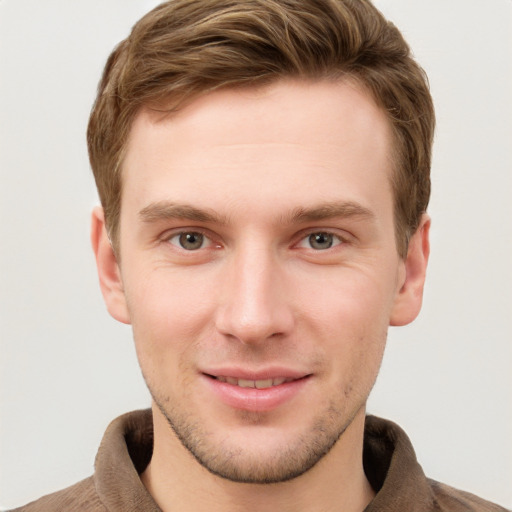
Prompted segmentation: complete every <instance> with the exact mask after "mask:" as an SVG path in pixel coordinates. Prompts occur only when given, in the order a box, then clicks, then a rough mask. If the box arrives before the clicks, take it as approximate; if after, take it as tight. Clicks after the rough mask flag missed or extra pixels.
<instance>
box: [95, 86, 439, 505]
mask: <svg viewBox="0 0 512 512" xmlns="http://www.w3.org/2000/svg"><path fill="white" fill-rule="evenodd" d="M390 148H391V131H390V127H389V125H388V121H387V119H386V117H385V115H384V113H383V112H382V111H381V110H380V109H379V108H378V107H377V106H376V105H375V104H374V102H373V101H372V100H371V99H370V97H369V96H368V95H367V94H365V93H364V92H363V91H362V90H361V89H360V88H359V87H358V86H356V85H355V84H353V83H350V82H291V81H283V82H278V83H276V84H274V85H271V86H267V87H265V88H261V89H248V90H238V91H233V90H223V91H218V92H215V93H211V94H208V95H205V96H203V97H201V98H199V99H197V100H195V101H194V102H192V103H191V104H190V105H188V106H186V107H185V108H184V109H183V110H182V111H180V112H178V113H177V114H173V115H172V116H168V115H164V114H163V113H161V112H154V111H149V110H143V111H141V113H140V114H139V116H138V117H137V118H136V120H135V122H134V125H133V127H132V132H131V135H130V140H129V144H128V151H127V154H126V158H125V162H124V166H123V197H122V206H121V222H120V254H119V256H120V260H119V261H121V264H118V259H116V256H115V254H114V252H113V251H112V249H111V247H110V244H109V242H108V237H107V235H106V231H105V228H104V221H103V216H102V211H101V209H97V210H95V212H94V214H93V228H92V240H93V246H94V248H95V252H96V257H97V262H98V270H99V276H100V283H101V287H102V291H103V294H104V297H105V300H106V304H107V307H108V309H109V311H110V313H111V314H112V316H114V318H116V319H117V320H119V321H121V322H125V323H131V324H132V326H133V333H134V339H135V344H136V350H137V355H138V358H139V362H140V365H141V368H142V372H143V375H144V378H145V380H146V382H147V385H148V387H149V389H150V391H151V394H152V397H153V400H154V403H153V412H154V423H155V449H154V455H153V459H152V461H151V464H150V466H149V467H148V469H147V470H146V472H145V474H144V475H143V481H144V482H145V484H146V486H147V487H148V489H149V490H150V492H151V493H152V494H153V496H154V497H155V499H157V502H158V503H159V505H160V506H161V507H162V508H163V509H164V510H174V508H173V507H176V509H178V505H179V506H181V507H183V506H185V507H186V508H187V507H188V509H194V510H203V509H204V510H217V509H219V510H238V509H239V507H242V506H244V507H249V508H250V510H260V509H261V510H265V509H266V510H268V507H279V508H276V509H280V510H295V511H296V510H317V509H318V510H331V507H332V508H334V506H335V505H336V506H337V507H339V506H340V504H343V505H344V507H345V510H362V509H363V508H364V506H365V505H366V504H367V503H368V502H369V500H370V499H371V497H372V494H373V493H372V490H371V488H370V487H369V485H368V482H367V481H366V478H365V476H364V472H363V470H362V463H361V452H362V435H363V426H364V414H365V404H366V400H367V397H368V394H369V393H370V390H371V388H372V386H373V384H374V382H375V379H376V377H377V373H378V370H379V366H380V363H381V360H382V354H383V350H384V347H385V343H386V335H387V328H388V325H390V324H391V325H403V324H406V323H408V322H410V321H411V320H413V319H414V318H415V317H416V315H417V314H418V312H419V309H420V307H421V296H422V291H423V283H424V278H425V269H426V263H427V259H428V228H429V220H428V218H427V217H426V216H425V217H424V218H423V219H422V222H421V225H420V228H419V229H418V231H417V232H416V234H414V236H413V237H412V239H411V242H410V247H409V254H408V257H407V258H406V260H403V259H401V258H400V257H399V255H398V253H397V249H396V244H395V234H394V225H393V196H392V191H391V186H390V176H391V173H392V161H391V158H390V154H391V151H390ZM283 374H286V375H287V376H288V375H293V377H294V378H295V379H299V378H301V380H300V384H299V385H297V386H295V388H293V392H290V394H289V396H288V395H287V398H286V399H285V400H284V401H278V402H276V401H275V400H274V401H272V400H270V401H267V402H266V401H265V400H266V399H265V398H264V399H263V400H259V398H258V397H261V396H263V393H259V392H258V391H256V390H255V391H253V392H250V393H249V394H248V395H244V397H245V401H244V400H243V399H240V400H238V398H235V401H234V402H229V400H228V401H226V400H225V399H224V398H223V397H224V395H223V394H222V393H220V394H219V393H218V392H217V391H218V389H219V386H218V381H214V380H213V379H212V378H211V377H210V376H211V375H214V376H219V375H223V376H232V377H244V378H247V376H248V375H249V378H251V377H254V378H259V379H261V378H266V377H268V376H271V377H278V376H280V375H283ZM295 384H296V383H295ZM295 384H294V385H295ZM226 386H227V384H226ZM292 387H293V386H292ZM238 389H239V388H238ZM267 391H268V390H267ZM271 393H272V392H271ZM271 393H270V394H271ZM228 395H229V392H228ZM229 396H231V395H229ZM262 404H263V405H262ZM269 404H270V405H269ZM276 404H277V405H276ZM242 482H246V483H242ZM247 482H250V483H247ZM269 482H273V484H272V485H261V484H264V483H269ZM169 487H172V500H171V499H170V498H169V493H168V492H167V490H168V489H169ZM256 496H257V498H256ZM292 497H293V498H292ZM240 509H241V508H240ZM245 510H247V508H245Z"/></svg>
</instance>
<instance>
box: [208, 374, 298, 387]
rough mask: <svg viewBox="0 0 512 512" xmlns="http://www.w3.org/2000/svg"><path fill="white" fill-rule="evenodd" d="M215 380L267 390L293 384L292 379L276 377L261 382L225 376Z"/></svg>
mask: <svg viewBox="0 0 512 512" xmlns="http://www.w3.org/2000/svg"><path fill="white" fill-rule="evenodd" d="M213 378H214V379H216V380H218V381H220V382H226V383H228V384H231V385H233V386H238V387H240V388H255V389H266V388H271V387H272V386H280V385H281V384H284V383H285V382H292V381H293V380H296V379H292V378H286V377H275V378H273V379H260V380H249V379H238V378H236V377H225V376H223V375H219V376H216V377H213Z"/></svg>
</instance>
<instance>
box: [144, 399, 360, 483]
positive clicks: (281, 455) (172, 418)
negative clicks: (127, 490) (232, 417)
mask: <svg viewBox="0 0 512 512" xmlns="http://www.w3.org/2000/svg"><path fill="white" fill-rule="evenodd" d="M153 400H154V402H155V404H156V405H157V406H158V408H159V409H160V412H161V413H162V415H163V416H164V417H165V418H166V420H167V423H168V424H169V426H170V428H171V429H172V431H173V432H174V434H175V435H176V437H177V438H178V439H179V440H180V442H181V443H182V445H183V446H184V447H185V448H186V449H187V450H188V452H189V453H190V454H191V455H192V456H193V457H194V458H195V460H196V461H197V462H198V463H199V464H200V465H201V466H203V467H204V468H205V469H207V470H208V471H209V472H210V473H212V474H214V475H217V476H219V477H221V478H224V479H226V480H229V481H232V482H237V483H251V484H272V483H280V482H286V481H288V480H292V479H293V478H296V477H298V476H300V475H302V474H304V473H306V472H307V471H308V470H310V469H311V468H312V467H313V466H315V465H316V464H317V463H318V462H319V461H320V460H321V459H322V458H323V457H324V456H325V455H327V453H329V451H330V450H331V449H332V448H333V446H334V445H335V444H336V442H337V441H338V439H339V438H340V437H341V436H342V435H343V433H344V432H345V430H346V429H347V427H348V426H349V425H350V424H351V422H352V421H353V419H354V417H355V416H356V414H357V412H358V410H357V411H354V412H353V414H351V415H350V416H349V417H348V418H347V417H346V412H344V411H341V410H340V409H339V407H337V406H336V404H334V403H333V402H331V404H330V406H329V407H328V409H327V411H326V412H325V414H324V415H322V417H321V418H318V419H317V420H316V421H314V422H313V423H312V425H311V427H310V428H309V429H308V430H307V431H306V432H305V433H304V434H302V435H301V436H300V437H299V438H298V439H295V440H293V439H291V440H290V444H289V445H287V446H282V449H281V451H280V452H278V453H276V452H274V453H273V454H272V457H271V458H267V459H263V458H261V457H258V455H257V454H256V455H254V454H249V453H247V452H245V451H244V449H243V447H237V448H233V447H230V446H229V445H228V442H227V441H228V440H224V441H221V442H215V441H214V440H213V439H212V437H211V434H209V433H208V432H207V431H206V429H205V428H204V427H203V426H201V425H199V424H198V423H197V422H196V421H194V420H192V419H191V418H190V417H187V415H185V414H183V413H181V412H179V411H177V410H176V409H175V408H173V407H170V406H169V407H165V406H164V404H166V405H167V404H170V399H169V398H164V399H163V400H161V399H160V400H159V399H158V397H155V396H154V395H153ZM244 416H246V417H245V420H246V421H245V422H246V423H247V424H250V423H257V422H258V418H261V414H260V413H247V414H245V415H244ZM344 417H345V419H344V421H342V419H343V418H344Z"/></svg>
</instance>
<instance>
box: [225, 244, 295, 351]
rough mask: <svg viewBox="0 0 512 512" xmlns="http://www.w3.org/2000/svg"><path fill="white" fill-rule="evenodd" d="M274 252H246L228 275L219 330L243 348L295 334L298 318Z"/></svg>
mask: <svg viewBox="0 0 512 512" xmlns="http://www.w3.org/2000/svg"><path fill="white" fill-rule="evenodd" d="M278 259H279V258H278V257H276V256H275V255H274V254H272V251H270V250H265V249H260V250H258V249H257V248H255V247H247V248H244V249H242V250H240V251H238V252H237V253H235V254H234V255H233V258H232V259H231V261H230V262H229V269H228V270H227V271H226V272H224V279H223V281H224V282H223V283H222V284H221V286H222V290H220V301H219V307H218V310H217V316H216V327H217V330H218V331H219V332H220V333H222V334H223V335H224V336H228V337H230V338H236V339H237V340H238V341H240V342H241V343H243V344H247V345H250V344H259V343H262V342H265V341H266V340H269V339H270V338H273V339H277V338H278V337H284V336H286V335H288V334H289V333H290V332H291V329H292V327H293V322H294V315H293V310H292V305H291V302H290V301H289V297H288V296H287V286H286V284H285V282H286V276H285V272H284V269H283V268H282V265H280V262H279V261H278Z"/></svg>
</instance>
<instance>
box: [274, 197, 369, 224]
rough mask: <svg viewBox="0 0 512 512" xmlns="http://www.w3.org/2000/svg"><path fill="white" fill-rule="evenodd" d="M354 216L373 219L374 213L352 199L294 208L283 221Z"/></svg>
mask: <svg viewBox="0 0 512 512" xmlns="http://www.w3.org/2000/svg"><path fill="white" fill-rule="evenodd" d="M338 217H339V218H355V219H361V220H374V219H375V213H374V212H372V211H371V210H370V209H368V208H366V207H365V206H363V205H361V204H359V203H355V202H353V201H341V202H331V203H323V204H320V205H318V206H313V207H311V208H296V209H295V210H293V212H292V214H291V215H290V216H289V217H285V218H284V219H283V221H284V222H285V223H286V222H289V223H291V224H293V223H301V222H315V221H320V220H325V219H333V218H338Z"/></svg>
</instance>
